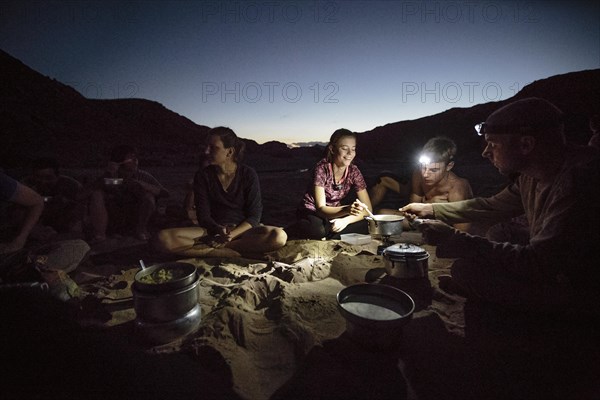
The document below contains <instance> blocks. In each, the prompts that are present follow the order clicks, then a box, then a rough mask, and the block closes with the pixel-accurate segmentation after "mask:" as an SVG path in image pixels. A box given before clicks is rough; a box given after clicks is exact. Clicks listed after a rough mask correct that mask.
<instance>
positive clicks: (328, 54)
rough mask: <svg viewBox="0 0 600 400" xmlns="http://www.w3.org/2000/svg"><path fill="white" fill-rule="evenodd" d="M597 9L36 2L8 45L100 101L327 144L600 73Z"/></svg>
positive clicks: (14, 8) (19, 17)
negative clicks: (150, 106)
mask: <svg viewBox="0 0 600 400" xmlns="http://www.w3.org/2000/svg"><path fill="white" fill-rule="evenodd" d="M599 13H600V6H599V5H598V4H596V3H594V2H584V1H575V2H569V1H553V2H543V1H515V2H501V1H495V2H494V1H485V2H484V1H470V2H462V1H457V2H453V1H449V2H443V1H374V2H364V1H352V2H347V1H269V2H242V1H237V2H236V1H228V2H219V1H212V2H211V1H208V2H175V1H164V2H148V1H131V2H102V1H55V2H44V1H31V2H4V3H2V4H1V5H0V48H2V49H3V50H4V51H6V52H8V53H9V54H11V55H12V56H14V57H16V58H17V59H19V60H21V61H22V62H23V63H25V64H26V65H28V66H29V67H31V68H32V69H34V70H36V71H38V72H40V73H41V74H43V75H47V76H49V77H50V78H54V79H56V80H58V81H60V82H62V83H64V84H67V85H69V86H72V87H73V88H75V89H76V90H77V91H79V92H80V93H81V94H82V95H84V96H85V97H87V98H91V99H117V98H144V99H148V100H153V101H157V102H159V103H161V104H163V105H164V106H165V107H167V108H168V109H170V110H172V111H174V112H176V113H178V114H180V115H183V116H185V117H187V118H189V119H190V120H192V121H193V122H195V123H197V124H199V125H206V126H209V127H214V126H219V125H224V126H229V127H231V128H232V129H234V131H235V132H236V133H237V134H238V135H239V136H240V137H244V138H248V139H252V140H255V141H257V142H259V143H264V142H267V141H271V140H277V141H280V142H284V143H296V142H310V141H319V142H326V141H327V140H328V139H329V136H330V135H331V133H332V132H333V131H335V130H336V129H338V128H342V127H344V128H347V129H350V130H352V131H355V132H364V131H367V130H371V129H373V128H375V127H377V126H381V125H385V124H388V123H393V122H398V121H404V120H412V119H417V118H421V117H425V116H429V115H433V114H437V113H440V112H443V111H445V110H447V109H450V108H453V107H472V106H474V105H476V104H481V103H486V102H491V101H499V100H504V99H506V98H509V97H511V96H513V95H515V94H516V93H517V92H518V91H519V90H521V89H522V88H523V87H524V86H525V85H527V84H529V83H531V82H533V81H535V80H539V79H544V78H547V77H550V76H553V75H558V74H563V73H567V72H574V71H581V70H586V69H596V68H600V19H598V18H597V17H598V15H599Z"/></svg>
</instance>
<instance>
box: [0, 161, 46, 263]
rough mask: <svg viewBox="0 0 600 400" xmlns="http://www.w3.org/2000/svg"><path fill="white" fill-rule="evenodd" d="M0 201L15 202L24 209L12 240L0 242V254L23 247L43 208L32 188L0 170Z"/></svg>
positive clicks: (38, 196) (40, 198)
mask: <svg viewBox="0 0 600 400" xmlns="http://www.w3.org/2000/svg"><path fill="white" fill-rule="evenodd" d="M0 201H2V202H10V203H13V204H17V205H19V206H22V207H24V208H25V210H26V212H25V216H24V218H23V219H22V220H21V225H20V226H19V227H18V229H17V232H16V234H15V235H14V237H13V238H12V240H11V241H9V242H5V243H0V254H8V253H14V252H16V251H19V250H21V249H23V247H25V243H26V242H27V238H28V237H29V234H30V233H31V231H32V229H33V228H34V227H35V225H36V224H37V222H38V220H39V219H40V216H41V215H42V212H43V210H44V199H43V198H42V196H40V195H39V194H38V193H37V192H35V191H34V190H33V189H31V188H29V187H28V186H26V185H23V184H22V183H20V182H18V181H17V180H15V179H13V178H11V177H10V176H8V175H6V174H5V173H4V172H0Z"/></svg>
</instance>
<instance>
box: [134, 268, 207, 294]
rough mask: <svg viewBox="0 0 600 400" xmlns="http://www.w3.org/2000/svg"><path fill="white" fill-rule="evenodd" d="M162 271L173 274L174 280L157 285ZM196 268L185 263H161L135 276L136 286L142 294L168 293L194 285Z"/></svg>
mask: <svg viewBox="0 0 600 400" xmlns="http://www.w3.org/2000/svg"><path fill="white" fill-rule="evenodd" d="M161 270H165V271H167V272H170V273H171V274H172V276H173V277H172V279H170V280H168V281H164V282H161V283H155V282H156V279H149V278H154V276H157V274H158V273H160V272H161ZM196 275H197V274H196V267H195V266H194V265H193V264H189V263H184V262H167V263H159V264H154V265H151V266H149V267H148V268H145V269H142V270H140V271H138V272H137V273H136V274H135V286H136V289H137V290H139V291H140V292H151V293H157V292H166V291H170V290H173V289H179V288H183V287H186V286H188V285H190V284H192V283H193V282H194V281H195V280H196Z"/></svg>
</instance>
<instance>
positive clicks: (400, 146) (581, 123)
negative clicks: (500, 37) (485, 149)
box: [359, 69, 600, 162]
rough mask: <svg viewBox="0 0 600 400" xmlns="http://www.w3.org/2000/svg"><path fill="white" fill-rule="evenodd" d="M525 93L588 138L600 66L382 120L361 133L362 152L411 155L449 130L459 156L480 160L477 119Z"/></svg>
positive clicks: (597, 110)
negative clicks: (480, 100)
mask: <svg viewBox="0 0 600 400" xmlns="http://www.w3.org/2000/svg"><path fill="white" fill-rule="evenodd" d="M525 97H541V98H544V99H547V100H548V101H550V102H552V103H554V104H555V105H556V106H557V107H559V108H560V109H561V110H562V111H563V113H564V114H565V133H566V136H567V139H568V140H569V141H571V142H574V143H579V144H585V143H587V141H588V139H589V137H590V136H591V132H590V130H589V127H588V121H589V118H590V117H591V116H592V115H594V114H600V69H595V70H586V71H579V72H571V73H567V74H562V75H556V76H552V77H550V78H546V79H541V80H538V81H535V82H533V83H531V84H529V85H527V86H525V87H524V88H523V89H522V90H521V91H519V92H518V93H517V94H516V95H515V96H513V97H511V98H509V99H506V100H503V101H499V102H489V103H485V104H479V105H475V106H473V107H470V108H452V109H449V110H446V111H444V112H442V113H439V114H435V115H431V116H428V117H424V118H420V119H416V120H412V121H401V122H395V123H391V124H387V125H385V126H380V127H377V128H375V129H372V130H370V131H366V132H362V133H360V134H359V149H360V156H361V158H364V159H373V158H400V159H404V160H410V159H412V157H414V154H415V152H417V151H418V149H419V148H421V146H422V145H423V144H425V142H426V141H427V140H428V139H429V138H431V137H432V136H436V135H446V136H448V137H450V138H452V139H454V140H455V141H456V143H457V146H458V149H459V152H458V155H459V158H460V159H462V160H463V161H467V162H476V161H477V160H479V161H480V160H481V157H480V155H479V154H480V150H481V143H482V142H481V140H478V139H477V136H476V134H475V130H474V125H475V124H476V123H478V122H481V121H484V120H485V119H486V118H487V116H488V115H490V114H491V113H492V112H493V111H494V110H496V109H498V108H499V107H501V106H503V105H505V104H508V103H510V102H513V101H515V100H519V99H522V98H525Z"/></svg>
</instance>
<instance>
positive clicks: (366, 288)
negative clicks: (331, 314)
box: [337, 283, 415, 351]
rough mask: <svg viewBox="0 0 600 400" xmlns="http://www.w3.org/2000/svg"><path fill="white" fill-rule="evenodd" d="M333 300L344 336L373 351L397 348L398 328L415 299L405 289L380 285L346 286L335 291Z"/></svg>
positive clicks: (407, 314) (406, 318)
mask: <svg viewBox="0 0 600 400" xmlns="http://www.w3.org/2000/svg"><path fill="white" fill-rule="evenodd" d="M337 303H338V310H339V311H340V314H342V316H343V317H344V318H345V319H346V332H347V333H348V335H349V336H350V337H351V338H352V339H354V340H355V341H356V342H358V343H359V344H361V345H362V346H363V347H365V348H367V349H369V350H375V351H382V350H387V349H392V348H395V347H397V346H398V345H399V343H400V341H401V338H402V327H403V326H404V325H406V324H407V323H408V322H409V321H410V320H411V318H412V314H413V312H414V311H415V302H414V300H413V299H412V297H410V296H409V295H408V294H407V293H406V292H404V291H402V290H400V289H396V288H395V287H392V286H388V285H382V284H369V283H359V284H356V285H351V286H348V287H346V288H344V289H342V290H341V291H340V292H339V293H338V294H337Z"/></svg>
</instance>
